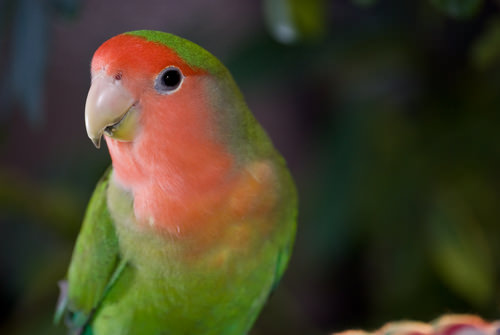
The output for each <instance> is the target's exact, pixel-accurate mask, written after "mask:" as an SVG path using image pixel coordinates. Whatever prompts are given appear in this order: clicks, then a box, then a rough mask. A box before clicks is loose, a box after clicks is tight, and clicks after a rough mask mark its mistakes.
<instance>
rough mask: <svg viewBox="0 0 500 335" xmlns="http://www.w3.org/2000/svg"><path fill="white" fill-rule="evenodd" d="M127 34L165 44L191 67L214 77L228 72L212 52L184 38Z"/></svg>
mask: <svg viewBox="0 0 500 335" xmlns="http://www.w3.org/2000/svg"><path fill="white" fill-rule="evenodd" d="M125 34H126V35H134V36H140V37H143V38H145V39H146V40H148V41H151V42H155V43H160V44H163V45H165V46H167V47H169V48H171V49H172V50H174V51H175V52H176V53H177V55H178V56H179V57H181V58H182V59H183V60H184V61H185V62H186V63H188V64H189V65H190V66H192V67H194V68H198V69H205V70H207V71H208V72H210V73H211V74H213V75H216V74H218V73H220V72H226V71H227V70H226V68H225V67H224V65H222V63H221V62H220V61H219V60H218V59H217V58H216V57H214V56H213V55H212V54H211V53H210V52H208V51H207V50H205V49H203V48H201V47H200V46H198V45H197V44H195V43H193V42H191V41H188V40H186V39H184V38H181V37H178V36H175V35H172V34H169V33H164V32H161V31H154V30H136V31H130V32H127V33H125Z"/></svg>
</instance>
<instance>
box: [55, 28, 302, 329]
mask: <svg viewBox="0 0 500 335" xmlns="http://www.w3.org/2000/svg"><path fill="white" fill-rule="evenodd" d="M91 73H92V83H91V87H90V90H89V93H88V96H87V102H86V105H85V126H86V128H87V133H88V136H89V137H90V139H91V140H92V141H93V142H94V144H95V145H96V146H97V147H99V145H100V141H101V138H102V137H103V136H104V139H105V140H106V143H107V146H108V149H109V153H110V155H111V159H112V168H111V169H109V170H108V172H106V173H105V175H104V176H103V178H102V179H101V181H100V182H99V183H98V185H97V187H96V190H95V192H94V194H93V196H92V198H91V200H90V203H89V205H88V209H87V212H86V215H85V218H84V221H83V225H82V228H81V231H80V235H79V236H78V240H77V242H76V246H75V249H74V251H73V257H72V260H71V265H70V267H69V270H68V274H67V286H66V285H64V286H65V287H64V288H65V290H63V291H65V292H63V293H64V294H63V295H62V298H61V301H60V304H59V306H58V311H57V313H56V317H57V318H59V317H60V316H61V314H63V312H64V311H65V310H67V313H66V321H67V323H68V324H69V327H70V329H71V332H72V333H73V334H85V335H88V334H94V335H125V334H131V335H160V334H164V335H167V334H168V335H181V334H189V335H208V334H214V335H242V334H246V333H247V332H248V331H249V329H250V327H251V326H252V324H253V323H254V321H255V319H256V318H257V315H258V314H259V311H260V310H261V308H262V306H263V305H264V303H265V302H266V299H267V298H268V296H269V294H270V292H271V291H272V290H273V288H274V287H275V286H276V285H277V283H278V281H279V280H280V278H281V276H282V275H283V272H284V270H285V267H286V265H287V263H288V259H289V257H290V252H291V248H292V244H293V240H294V235H295V227H296V215H297V200H296V191H295V186H294V183H293V180H292V178H291V176H290V174H289V172H288V169H287V167H286V165H285V161H284V160H283V158H282V157H281V156H280V154H279V153H278V152H277V151H276V149H275V148H274V147H273V145H272V143H271V141H270V140H269V138H268V136H267V135H266V133H265V132H264V131H263V130H262V128H261V127H260V125H259V124H258V123H257V121H256V120H255V118H254V117H253V115H252V114H251V112H250V110H249V109H248V107H247V105H246V103H245V102H244V99H243V97H242V95H241V93H240V91H239V89H238V87H237V86H236V84H235V82H234V81H233V79H232V77H231V75H230V73H229V72H228V70H227V69H226V68H225V67H224V66H223V65H222V64H221V63H220V62H219V61H218V60H217V59H216V58H215V57H214V56H212V55H211V54H210V53H209V52H207V51H206V50H204V49H203V48H201V47H200V46H198V45H196V44H194V43H192V42H189V41H187V40H185V39H182V38H180V37H177V36H174V35H171V34H167V33H162V32H157V31H146V30H141V31H134V32H128V33H124V34H121V35H118V36H115V37H113V38H111V39H110V40H108V41H106V42H105V43H104V44H103V45H101V46H100V47H99V49H98V50H97V51H96V52H95V54H94V57H93V59H92V65H91Z"/></svg>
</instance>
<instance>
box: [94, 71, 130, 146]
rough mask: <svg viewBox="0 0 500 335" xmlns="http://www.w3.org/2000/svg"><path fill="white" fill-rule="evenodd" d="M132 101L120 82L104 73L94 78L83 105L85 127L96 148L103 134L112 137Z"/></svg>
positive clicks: (99, 144)
mask: <svg viewBox="0 0 500 335" xmlns="http://www.w3.org/2000/svg"><path fill="white" fill-rule="evenodd" d="M134 101H135V100H134V98H133V96H132V94H130V92H129V91H128V90H127V89H126V88H125V87H123V85H122V82H121V81H120V80H115V79H114V78H113V77H111V76H109V75H107V74H106V73H105V72H104V71H101V72H100V73H98V74H97V75H96V76H94V78H93V79H92V84H91V86H90V90H89V93H88V95H87V101H86V103H85V127H86V128H87V135H88V136H89V138H90V139H91V140H92V142H93V143H94V145H95V147H96V148H99V147H100V146H101V137H102V135H103V133H104V132H106V135H109V136H113V134H114V133H115V131H116V130H117V128H118V126H119V125H120V124H121V123H122V121H124V119H126V118H127V114H130V113H129V111H130V110H131V109H133V108H132V107H133V106H134ZM124 139H125V140H128V138H124Z"/></svg>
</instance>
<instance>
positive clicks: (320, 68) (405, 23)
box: [0, 0, 500, 335]
mask: <svg viewBox="0 0 500 335" xmlns="http://www.w3.org/2000/svg"><path fill="white" fill-rule="evenodd" d="M0 6H2V10H1V11H0V18H1V21H0V48H2V50H5V52H2V54H1V56H0V59H1V57H4V59H3V60H2V62H0V64H2V65H3V67H4V68H5V70H6V71H4V72H5V73H6V75H5V76H4V77H3V78H2V80H3V81H4V84H3V85H4V86H3V87H8V90H4V89H2V93H1V94H3V96H2V97H1V98H2V99H6V100H9V101H17V103H18V104H26V106H31V107H29V108H27V109H26V111H27V113H28V115H31V116H30V118H31V119H33V120H36V119H40V118H41V117H42V114H39V113H40V112H41V111H42V109H41V105H40V104H38V103H36V101H37V99H41V98H42V97H43V93H42V92H43V90H42V88H43V85H41V83H43V78H44V77H43V73H44V71H45V67H46V63H47V62H46V60H47V58H46V57H47V55H49V52H50V50H51V49H50V43H49V41H50V29H49V26H50V25H49V23H48V22H49V21H50V19H51V18H52V16H53V15H54V14H57V15H59V14H58V13H63V14H64V16H67V17H69V18H75V17H76V18H78V15H77V13H78V9H79V8H80V7H79V1H71V0H58V1H55V0H54V1H45V2H43V1H42V2H36V3H35V1H34V0H32V1H30V0H10V1H4V2H0ZM103 6H104V5H103ZM262 6H263V7H262V10H263V14H262V15H263V17H264V19H265V24H266V26H263V24H262V25H259V22H260V21H256V23H255V27H254V28H253V30H252V34H250V37H247V38H244V39H241V40H240V41H239V45H238V46H236V47H235V49H234V52H232V53H231V55H230V56H229V57H227V59H224V62H225V63H226V65H227V66H228V68H229V69H230V70H231V72H232V73H233V74H234V77H235V79H236V81H237V82H238V83H239V84H240V86H241V87H242V91H243V92H244V94H245V95H246V96H247V97H248V96H250V97H253V99H252V98H251V99H249V102H250V105H251V107H252V109H253V110H254V112H255V114H256V116H257V118H258V119H259V120H261V122H262V123H263V124H264V125H265V126H266V128H267V129H268V130H269V132H270V135H271V137H272V138H273V139H274V140H275V143H276V145H277V146H278V148H279V149H280V150H281V151H282V152H283V153H284V155H285V157H286V159H287V160H288V162H289V165H290V166H291V168H292V172H293V174H294V176H295V178H296V181H297V184H298V188H299V194H300V218H299V231H298V235H297V244H296V248H295V251H294V255H293V257H292V261H291V264H290V268H289V271H288V272H287V274H286V276H285V278H284V280H283V283H282V285H281V286H280V288H279V289H278V290H277V291H276V293H275V294H274V295H273V297H272V298H271V300H270V302H269V304H268V306H267V307H266V308H265V310H264V312H263V313H262V315H261V317H260V319H259V321H258V323H257V325H256V327H255V329H254V330H253V331H252V334H254V335H259V334H277V333H278V334H280V333H282V334H284V333H286V334H297V335H298V334H325V333H326V332H327V331H332V330H342V329H345V328H358V327H364V328H373V327H376V326H378V325H380V324H382V323H384V322H387V321H388V320H394V319H403V318H404V319H406V318H411V319H424V320H429V319H434V318H435V317H436V316H437V315H440V314H443V313H445V312H450V311H452V312H473V313H476V314H480V315H482V316H484V317H485V318H494V317H496V316H498V313H499V311H500V309H499V307H500V286H499V285H498V284H499V279H500V262H499V260H498V258H497V257H496V255H498V254H499V253H500V225H499V224H498V218H499V217H500V210H499V209H500V194H499V190H500V179H499V177H498V171H500V146H499V143H500V138H499V137H500V135H499V134H500V133H499V132H498V124H500V113H499V112H498V110H499V108H500V91H499V87H500V47H499V46H500V23H499V22H500V21H499V20H500V19H499V18H500V13H499V11H500V2H499V1H493V0H485V1H473V0H462V1H459V0H455V1H453V0H449V1H438V0H421V1H400V0H379V1H368V0H364V1H363V0H332V1H326V0H314V1H300V0H263V4H262ZM3 9H5V11H4V10H3ZM436 9H437V10H436ZM221 10H222V9H221ZM151 13H152V14H151V15H154V14H155V9H154V8H151ZM242 15H243V14H242ZM213 20H217V18H213ZM90 28H93V29H97V28H94V27H89V29H90ZM167 28H168V26H167V27H166V29H167ZM266 29H267V30H266ZM35 31H36V35H32V32H35ZM30 36H32V37H31V38H33V36H37V38H39V39H40V40H38V41H36V42H34V43H32V42H31V41H29V40H28V39H29V37H30ZM222 38H223V36H216V37H214V39H222ZM2 39H3V40H2ZM42 40H43V41H45V42H44V43H41V42H40V41H42ZM198 42H200V41H198ZM200 44H203V43H201V42H200ZM89 54H90V51H89ZM68 61H70V60H68ZM28 63H29V64H28ZM68 75H70V76H71V74H68ZM26 78H30V80H26ZM31 79H32V81H31ZM72 80H76V78H72ZM78 80H82V81H85V82H86V81H87V80H88V77H86V78H79V79H78ZM30 90H34V92H31V91H30ZM6 100H4V101H6ZM3 106H5V105H3ZM26 106H25V107H26ZM30 108H31V109H30ZM9 110H10V109H9ZM9 110H7V109H5V108H2V110H1V113H2V115H4V116H5V115H6V113H7V112H8V111H9ZM35 110H36V111H35ZM58 112H59V113H64V112H67V111H58ZM2 126H3V127H4V128H3V129H5V131H4V132H2V136H1V137H0V150H6V149H5V146H6V143H8V139H9V127H8V124H7V123H6V122H4V123H3V125H2ZM62 148H63V146H61V148H57V149H58V150H59V151H58V152H56V153H55V154H54V156H50V157H46V158H45V160H42V161H40V163H39V164H40V166H37V171H38V175H36V176H32V175H28V174H26V175H25V174H23V172H22V171H13V170H12V167H10V168H7V167H5V166H3V165H1V166H0V185H1V189H0V210H1V211H0V220H1V224H0V270H1V271H2V272H1V273H2V276H0V299H2V301H3V302H1V303H0V312H2V313H0V334H20V335H21V334H33V333H36V334H55V333H63V330H62V328H57V329H54V328H53V327H52V326H51V324H50V322H51V318H52V312H53V310H52V307H53V306H54V305H55V300H56V296H57V286H56V282H57V280H58V279H60V278H61V277H63V276H64V271H65V268H66V266H67V264H68V262H69V257H70V252H71V248H72V244H73V242H74V238H75V235H76V233H77V230H78V226H79V221H80V220H79V219H80V218H81V217H82V215H83V211H84V206H85V203H86V201H87V199H88V196H89V194H90V192H91V190H92V187H93V186H94V183H95V182H96V181H97V180H98V178H99V175H100V173H102V171H104V169H105V167H106V164H107V163H108V162H109V160H108V158H107V155H106V153H105V152H101V153H99V154H97V153H95V152H93V151H90V150H89V149H88V148H85V151H84V150H82V149H79V148H70V149H67V148H66V149H62ZM23 154H29V153H23ZM98 155H100V156H98ZM95 157H97V158H95ZM5 165H8V164H5ZM14 255H15V257H14ZM27 315H29V317H27ZM27 318H28V319H29V320H30V322H26V319H27Z"/></svg>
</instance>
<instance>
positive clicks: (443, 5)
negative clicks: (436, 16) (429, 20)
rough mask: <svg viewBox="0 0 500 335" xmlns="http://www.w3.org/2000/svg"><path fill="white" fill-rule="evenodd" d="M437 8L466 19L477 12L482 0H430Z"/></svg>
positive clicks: (456, 17) (452, 15)
mask: <svg viewBox="0 0 500 335" xmlns="http://www.w3.org/2000/svg"><path fill="white" fill-rule="evenodd" d="M430 2H431V4H433V5H434V6H435V7H436V8H437V9H439V10H440V11H441V12H443V13H445V14H446V15H448V16H451V17H452V18H455V19H467V18H470V17H472V16H474V15H476V14H477V12H478V11H479V10H480V9H481V6H482V5H483V0H430Z"/></svg>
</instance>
